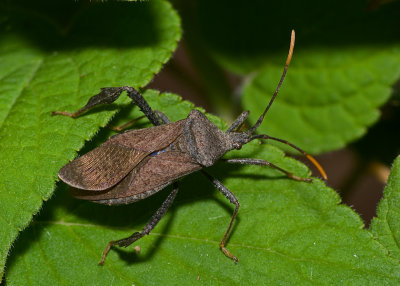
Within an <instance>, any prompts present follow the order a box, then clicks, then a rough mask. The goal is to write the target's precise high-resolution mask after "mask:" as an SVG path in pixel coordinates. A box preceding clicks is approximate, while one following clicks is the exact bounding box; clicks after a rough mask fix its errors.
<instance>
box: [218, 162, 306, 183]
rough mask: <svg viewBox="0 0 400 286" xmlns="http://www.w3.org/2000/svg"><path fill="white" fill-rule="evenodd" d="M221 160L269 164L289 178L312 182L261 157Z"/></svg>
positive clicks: (243, 163)
mask: <svg viewBox="0 0 400 286" xmlns="http://www.w3.org/2000/svg"><path fill="white" fill-rule="evenodd" d="M221 161H223V162H227V163H231V164H242V165H258V166H269V167H272V168H275V169H277V170H279V171H280V172H282V173H284V174H285V175H286V176H288V177H289V178H290V179H293V180H296V181H302V182H312V179H311V178H302V177H299V176H296V175H294V174H293V173H291V172H288V171H286V170H284V169H282V168H281V167H278V166H277V165H275V164H272V163H270V162H268V161H265V160H261V159H252V158H243V159H221Z"/></svg>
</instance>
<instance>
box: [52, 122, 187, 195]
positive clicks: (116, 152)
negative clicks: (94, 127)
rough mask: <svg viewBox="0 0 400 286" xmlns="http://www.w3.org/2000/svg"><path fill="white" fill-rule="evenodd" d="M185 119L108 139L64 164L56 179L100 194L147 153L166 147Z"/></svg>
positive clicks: (113, 184)
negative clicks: (58, 178)
mask: <svg viewBox="0 0 400 286" xmlns="http://www.w3.org/2000/svg"><path fill="white" fill-rule="evenodd" d="M184 122H185V121H184V120H180V121H177V122H174V123H171V124H166V125H161V126H155V127H150V128H146V129H137V130H129V131H127V132H125V133H122V134H118V135H116V136H113V137H111V138H110V139H109V140H108V141H106V142H105V143H104V144H102V145H101V146H100V147H98V148H96V149H94V150H92V151H90V152H89V153H87V154H85V155H83V156H81V157H79V158H77V159H75V160H74V161H72V162H70V163H69V164H67V165H65V166H64V167H63V168H62V169H61V170H60V172H59V173H58V176H59V177H60V179H61V180H63V181H64V182H65V183H67V184H68V185H70V186H71V187H74V188H77V189H82V190H90V191H103V190H106V189H109V188H111V187H113V186H115V185H116V184H117V183H119V182H120V181H121V180H122V179H123V178H124V177H125V176H126V175H127V174H129V172H130V171H131V170H132V169H133V168H135V166H136V165H137V164H138V163H140V162H141V161H142V160H143V159H144V158H145V157H146V156H148V155H149V154H151V153H153V152H155V151H158V150H162V149H164V148H166V147H168V146H169V145H170V144H171V143H172V142H173V141H174V140H175V139H176V138H177V137H178V136H179V135H180V134H181V133H182V130H183V126H184Z"/></svg>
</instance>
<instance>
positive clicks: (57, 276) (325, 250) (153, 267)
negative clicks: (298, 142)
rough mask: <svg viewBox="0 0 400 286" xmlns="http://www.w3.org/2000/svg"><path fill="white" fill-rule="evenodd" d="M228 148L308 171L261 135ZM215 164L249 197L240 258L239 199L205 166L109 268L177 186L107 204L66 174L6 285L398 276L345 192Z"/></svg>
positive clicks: (19, 247)
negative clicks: (76, 189) (233, 200)
mask: <svg viewBox="0 0 400 286" xmlns="http://www.w3.org/2000/svg"><path fill="white" fill-rule="evenodd" d="M147 98H148V100H149V101H151V104H152V105H154V104H157V102H158V103H161V102H170V103H171V104H172V103H173V104H174V107H175V108H174V111H172V110H170V111H168V112H167V115H171V114H169V112H172V113H177V114H179V116H177V119H179V117H180V116H181V115H184V113H186V112H187V107H188V106H189V105H187V104H186V103H185V102H180V103H179V104H176V100H177V98H176V97H175V99H174V97H173V96H172V95H160V96H159V95H157V94H155V93H154V92H150V93H148V94H147ZM160 107H162V106H160ZM189 107H190V106H189ZM66 120H69V119H66ZM228 157H230V158H236V157H252V158H263V159H268V160H269V161H271V162H273V163H275V164H277V165H279V166H281V167H283V168H285V169H287V170H290V171H292V172H294V173H295V174H297V175H300V176H308V175H309V170H308V169H307V168H306V167H305V166H304V165H302V164H301V163H299V162H298V161H296V160H293V159H291V158H288V157H285V156H284V154H283V153H282V151H280V150H279V149H277V148H276V147H273V146H270V145H267V144H259V142H252V143H250V144H248V145H246V146H244V148H243V149H242V150H240V151H233V152H231V153H229V156H228ZM208 172H209V173H211V174H212V175H214V176H215V177H217V178H219V179H220V180H221V181H222V182H223V183H224V184H225V185H226V186H227V187H228V188H229V189H230V190H231V191H232V192H233V193H234V194H235V195H236V196H237V198H238V200H239V202H240V204H241V207H240V210H239V215H238V218H237V220H236V223H235V226H234V228H233V231H232V233H231V235H230V238H229V241H228V245H227V247H228V249H230V250H231V251H232V253H234V254H235V255H237V256H238V257H239V263H238V264H235V263H234V262H233V261H232V260H230V259H228V258H226V257H225V256H224V255H223V253H222V252H221V251H220V250H219V247H218V243H219V241H220V239H221V238H222V236H223V233H224V232H225V229H226V227H227V226H228V223H229V220H230V217H231V214H232V211H233V206H232V205H231V204H230V203H229V202H228V201H227V200H226V198H225V197H224V196H223V195H221V194H220V193H219V192H217V191H216V190H215V189H214V188H213V186H212V185H211V184H210V182H208V181H207V179H205V177H204V176H201V174H193V175H190V176H188V177H187V178H185V179H184V180H183V181H182V183H181V184H180V193H179V194H178V197H177V199H176V202H175V204H174V205H173V206H172V208H171V210H170V211H169V212H168V214H167V215H166V216H165V217H164V218H163V219H162V220H161V222H160V223H159V224H158V225H157V226H156V228H155V229H154V231H153V232H152V233H151V234H150V235H149V236H147V237H145V238H143V239H141V240H139V241H138V242H137V243H135V245H139V246H140V248H141V251H140V253H136V252H135V251H134V250H133V246H130V247H129V248H128V249H121V248H114V249H112V250H111V252H110V253H109V255H108V257H107V260H106V263H105V265H104V266H103V267H100V266H98V265H97V263H98V261H99V259H100V257H101V253H102V250H103V249H104V247H105V246H106V244H107V242H108V241H110V240H114V239H118V238H122V237H125V236H128V235H130V234H131V233H132V232H134V231H139V230H140V229H141V228H142V227H143V225H144V224H145V223H146V221H147V220H148V219H149V218H150V216H151V215H152V214H153V213H154V212H155V210H156V209H157V208H158V207H159V206H160V205H161V203H162V200H163V199H164V198H165V197H166V196H167V194H168V192H169V191H170V188H167V189H166V190H164V191H161V192H160V193H158V194H156V195H154V196H152V197H150V198H148V199H146V200H143V201H140V202H137V203H134V204H131V205H127V206H119V207H108V206H102V205H96V204H94V203H90V202H85V201H79V200H76V199H72V198H71V197H70V196H69V195H68V192H67V188H66V186H65V184H63V183H61V184H60V185H59V186H60V188H58V189H57V190H56V194H55V196H54V197H53V198H52V199H51V200H50V201H49V202H46V203H45V208H44V209H43V211H42V212H41V213H40V215H38V216H37V217H36V218H35V219H34V221H33V223H32V224H31V226H30V227H29V228H28V229H27V230H26V231H25V232H23V233H22V234H21V236H20V238H19V239H18V241H17V243H16V245H15V248H14V249H13V253H12V256H11V258H10V261H9V265H8V268H7V273H6V280H7V284H8V285H25V284H34V285H35V284H45V285H47V284H50V285H53V284H56V285H58V284H66V285H77V284H78V285H81V284H88V283H89V284H93V285H99V284H101V285H102V284H113V285H132V284H134V285H149V284H156V283H157V284H164V285H166V284H167V285H171V284H172V285H176V284H179V285H182V284H183V285H190V284H193V283H196V282H197V280H198V279H200V281H201V282H203V283H207V284H218V285H232V284H240V283H242V282H243V281H246V283H248V284H256V285H260V284H288V285H299V284H301V285H304V284H327V285H329V284H331V285H332V284H337V283H342V284H347V285H366V284H368V285H396V284H398V282H399V281H400V264H399V260H398V259H396V258H393V257H391V256H390V255H389V253H388V251H387V250H386V248H384V247H383V246H382V244H380V243H379V242H378V241H376V240H375V239H374V238H373V236H372V235H371V233H370V232H369V231H368V230H365V229H363V223H362V221H361V219H360V217H359V216H358V215H357V214H356V213H355V212H354V211H352V210H351V209H350V208H349V207H347V206H344V205H341V204H339V203H340V198H339V196H338V195H337V194H336V192H334V191H333V190H332V189H330V188H328V187H326V186H325V185H324V183H323V182H322V181H320V180H319V179H315V180H314V182H313V183H304V182H303V183H299V182H295V181H293V180H290V179H288V178H286V177H284V176H282V174H281V173H279V172H278V171H276V170H273V169H270V168H263V167H258V166H245V167H242V166H233V165H227V164H226V163H218V164H217V165H216V166H215V167H212V168H210V169H209V170H208ZM396 184H399V182H396ZM393 203H394V204H396V202H393ZM397 205H398V202H397ZM393 231H397V232H398V231H399V230H398V229H394V230H393Z"/></svg>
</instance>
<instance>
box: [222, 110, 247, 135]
mask: <svg viewBox="0 0 400 286" xmlns="http://www.w3.org/2000/svg"><path fill="white" fill-rule="evenodd" d="M249 113H250V112H249V111H243V112H242V113H241V114H240V115H239V116H238V118H236V119H235V121H234V122H233V123H232V125H231V126H229V128H228V129H227V130H226V133H228V132H232V131H235V130H236V129H237V128H238V127H240V125H242V124H243V122H244V121H245V120H246V119H247V117H248V116H249Z"/></svg>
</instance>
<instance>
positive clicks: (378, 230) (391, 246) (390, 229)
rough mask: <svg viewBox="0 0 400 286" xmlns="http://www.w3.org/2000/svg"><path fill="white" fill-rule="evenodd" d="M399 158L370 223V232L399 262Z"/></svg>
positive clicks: (394, 164) (395, 162)
mask: <svg viewBox="0 0 400 286" xmlns="http://www.w3.org/2000/svg"><path fill="white" fill-rule="evenodd" d="M399 202H400V157H397V159H396V160H395V161H394V163H393V166H392V171H391V173H390V177H389V180H388V183H387V186H386V188H385V191H384V194H383V199H382V201H381V202H380V203H379V206H378V211H377V215H378V217H376V218H374V219H373V220H372V222H371V226H370V230H371V232H372V233H373V235H374V236H375V237H376V240H377V241H379V242H380V243H381V244H382V245H383V246H384V247H385V248H386V249H387V251H388V252H389V255H390V256H391V257H393V258H395V259H397V260H398V261H400V247H399V245H400V244H399V241H400V205H399Z"/></svg>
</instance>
